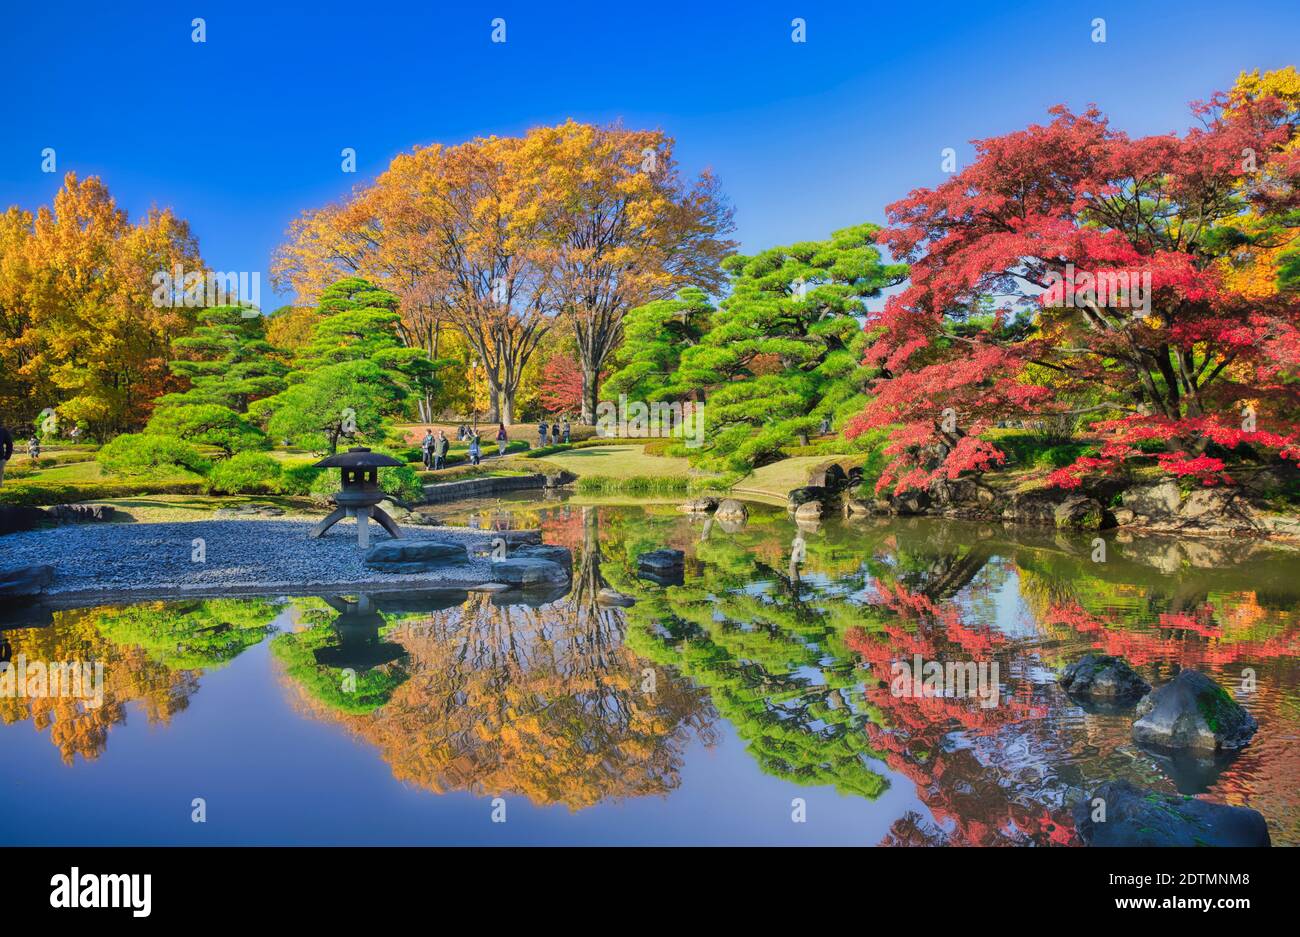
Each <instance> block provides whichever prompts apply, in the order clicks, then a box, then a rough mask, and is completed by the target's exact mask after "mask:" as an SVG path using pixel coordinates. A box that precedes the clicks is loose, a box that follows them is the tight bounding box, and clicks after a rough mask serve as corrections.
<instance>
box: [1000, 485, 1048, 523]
mask: <svg viewBox="0 0 1300 937" xmlns="http://www.w3.org/2000/svg"><path fill="white" fill-rule="evenodd" d="M1060 503H1061V494H1060V492H1058V491H1047V490H1042V491H1025V492H1021V493H1019V494H1016V495H1013V496H1012V498H1011V500H1010V501H1008V502H1007V504H1006V506H1005V507H1004V508H1003V509H1002V519H1003V520H1004V521H1009V522H1010V523H1013V524H1035V525H1042V526H1044V527H1055V526H1056V508H1057V507H1058V506H1059V505H1060Z"/></svg>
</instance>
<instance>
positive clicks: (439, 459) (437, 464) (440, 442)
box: [433, 430, 451, 469]
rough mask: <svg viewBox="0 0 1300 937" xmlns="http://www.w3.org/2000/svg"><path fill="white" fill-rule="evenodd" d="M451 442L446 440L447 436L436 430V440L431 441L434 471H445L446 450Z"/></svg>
mask: <svg viewBox="0 0 1300 937" xmlns="http://www.w3.org/2000/svg"><path fill="white" fill-rule="evenodd" d="M450 446H451V442H450V441H449V440H448V439H447V434H446V433H444V432H443V431H442V430H438V438H437V439H435V440H434V441H433V467H434V469H445V468H446V467H447V449H448V448H449V447H450Z"/></svg>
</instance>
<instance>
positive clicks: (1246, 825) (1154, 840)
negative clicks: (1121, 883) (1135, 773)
mask: <svg viewBox="0 0 1300 937" xmlns="http://www.w3.org/2000/svg"><path fill="white" fill-rule="evenodd" d="M1190 672H1191V671H1184V673H1190ZM1157 692H1158V691H1157ZM1097 800H1100V801H1101V803H1099V804H1098V803H1095V801H1097ZM1103 809H1104V811H1105V813H1104V814H1102V813H1101V811H1102V810H1103ZM1103 815H1104V816H1105V820H1100V819H1098V820H1094V819H1093V817H1094V816H1097V817H1100V816H1103ZM1074 823H1075V827H1076V829H1078V831H1079V838H1080V839H1082V840H1083V841H1084V843H1086V844H1087V845H1089V846H1268V845H1270V842H1269V837H1268V824H1267V823H1265V822H1264V816H1263V814H1261V813H1260V812H1259V811H1258V810H1251V809H1249V808H1248V807H1229V806H1227V805H1226V804H1214V803H1210V802H1209V801H1208V800H1196V799H1195V798H1191V797H1179V796H1176V795H1173V794H1161V793H1158V792H1156V791H1150V790H1143V789H1142V788H1139V787H1136V786H1134V785H1133V784H1130V783H1129V782H1128V781H1107V782H1106V783H1105V784H1102V785H1101V786H1100V787H1099V788H1097V789H1096V791H1094V792H1093V795H1092V797H1090V798H1088V799H1086V800H1082V801H1080V802H1079V803H1077V804H1075V805H1074Z"/></svg>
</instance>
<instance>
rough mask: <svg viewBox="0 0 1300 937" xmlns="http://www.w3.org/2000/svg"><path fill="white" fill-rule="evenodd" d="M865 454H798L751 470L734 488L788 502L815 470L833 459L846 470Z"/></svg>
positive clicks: (860, 460)
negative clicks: (792, 493) (791, 494)
mask: <svg viewBox="0 0 1300 937" xmlns="http://www.w3.org/2000/svg"><path fill="white" fill-rule="evenodd" d="M864 458H865V456H863V455H861V454H853V455H842V456H834V455H798V456H792V457H790V458H788V459H782V460H781V461H780V462H773V463H772V464H771V465H764V466H762V467H761V468H756V469H754V471H752V472H750V473H749V474H748V475H746V476H745V477H744V478H742V479H741V480H740V481H739V482H737V483H736V485H735V487H734V488H733V489H732V490H733V491H736V492H740V493H742V494H756V495H765V496H767V497H770V498H780V499H781V500H782V501H784V500H785V499H786V498H787V497H788V496H789V494H790V492H791V491H792V490H793V489H795V488H802V487H803V486H804V485H806V484H808V476H809V475H811V474H812V472H813V470H814V469H817V468H820V467H821V466H823V465H828V464H829V463H831V462H838V463H839V464H840V465H841V466H842V467H844V468H845V469H848V468H850V467H851V466H854V465H861V464H862V462H863V460H864Z"/></svg>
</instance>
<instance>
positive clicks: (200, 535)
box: [0, 519, 492, 597]
mask: <svg viewBox="0 0 1300 937" xmlns="http://www.w3.org/2000/svg"><path fill="white" fill-rule="evenodd" d="M312 527H313V522H312V521H301V520H270V519H267V520H262V519H259V520H216V521H189V522H182V523H167V524H79V525H68V526H63V527H56V528H54V529H52V530H34V531H28V532H25V533H17V534H10V535H8V536H6V537H3V538H0V566H5V567H10V566H34V565H39V564H49V565H50V566H53V567H54V569H55V573H56V575H55V580H54V583H53V585H51V586H50V587H49V588H47V589H46V595H50V596H64V597H70V596H73V595H82V594H85V595H92V594H119V593H130V594H140V595H150V596H152V595H190V594H209V595H210V594H234V593H248V592H263V593H265V592H275V591H277V590H283V591H288V592H302V591H305V590H310V589H312V588H315V587H324V586H341V585H353V584H356V585H375V584H379V585H401V586H405V585H413V586H425V587H438V586H459V587H468V586H475V585H481V584H483V583H488V582H491V581H492V566H491V563H489V562H488V561H487V560H486V559H483V560H471V561H470V562H468V563H466V564H464V565H457V566H449V567H446V568H443V569H438V570H433V571H431V572H427V573H418V574H402V575H393V574H388V573H379V572H375V571H374V570H371V569H367V568H366V566H365V564H364V563H363V562H362V561H363V560H364V558H365V552H364V551H363V550H361V549H360V548H359V547H358V546H357V533H356V526H355V525H354V524H352V523H351V522H344V523H342V524H337V525H335V526H334V527H333V528H331V529H330V531H329V532H328V533H327V534H326V535H325V536H324V537H322V538H321V539H319V540H309V539H308V538H307V534H308V532H309V531H310V530H311V529H312ZM401 530H402V533H403V535H404V536H405V537H406V538H407V539H409V540H444V541H453V542H457V543H465V544H479V543H486V541H487V540H488V538H489V537H490V534H489V533H488V532H486V531H479V530H472V529H470V528H466V527H416V526H410V527H407V526H403V527H402V528H401ZM196 539H201V540H202V541H203V544H202V548H203V554H204V559H203V561H202V562H199V561H196V559H195V558H194V557H195V551H196V546H197V545H196V543H195V540H196ZM390 539H391V538H390V537H389V536H388V534H387V533H385V532H384V531H383V530H382V528H379V527H378V526H377V525H372V526H371V530H370V542H371V545H374V544H377V543H384V542H387V541H388V540H390Z"/></svg>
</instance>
